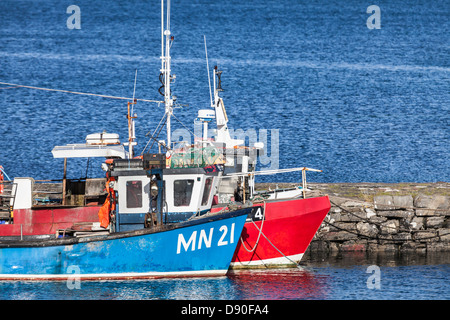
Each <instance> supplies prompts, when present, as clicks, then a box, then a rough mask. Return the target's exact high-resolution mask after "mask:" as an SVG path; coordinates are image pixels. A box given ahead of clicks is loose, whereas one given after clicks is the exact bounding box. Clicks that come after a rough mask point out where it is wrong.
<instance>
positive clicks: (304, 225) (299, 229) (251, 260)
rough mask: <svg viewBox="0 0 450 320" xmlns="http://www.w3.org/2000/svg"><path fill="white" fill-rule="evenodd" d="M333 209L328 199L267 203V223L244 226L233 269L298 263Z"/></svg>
mask: <svg viewBox="0 0 450 320" xmlns="http://www.w3.org/2000/svg"><path fill="white" fill-rule="evenodd" d="M255 206H263V205H262V204H257V205H255ZM330 207H331V206H330V200H329V199H328V196H324V197H316V198H308V199H294V200H288V199H285V200H273V201H267V202H266V207H265V213H264V218H265V220H264V221H256V222H251V221H250V222H246V223H245V225H244V230H243V231H242V235H241V239H242V240H241V242H240V243H239V244H238V246H237V248H236V251H235V253H234V256H233V259H232V263H231V266H232V267H233V268H245V267H255V266H261V267H264V266H265V267H267V266H270V265H277V266H279V265H293V264H294V263H298V262H299V261H300V259H301V258H302V256H303V254H304V253H305V251H306V249H307V248H308V246H309V244H310V242H311V240H312V239H313V237H314V235H315V234H316V232H317V230H318V229H319V227H320V225H321V224H322V221H323V220H324V219H325V216H326V215H327V214H328V212H329V210H330ZM255 225H256V226H255ZM261 227H262V229H261ZM260 230H261V235H260ZM258 237H259V241H258V243H257V240H258ZM242 242H243V244H242ZM255 244H257V246H256V248H255ZM249 251H251V252H249Z"/></svg>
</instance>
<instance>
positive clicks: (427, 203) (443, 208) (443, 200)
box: [414, 194, 450, 216]
mask: <svg viewBox="0 0 450 320" xmlns="http://www.w3.org/2000/svg"><path fill="white" fill-rule="evenodd" d="M414 206H415V207H416V208H426V209H432V210H420V209H416V215H418V216H432V215H436V214H439V215H443V216H450V200H449V197H448V196H442V195H433V196H429V195H424V194H419V195H418V196H417V197H416V199H415V201H414Z"/></svg>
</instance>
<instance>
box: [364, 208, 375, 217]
mask: <svg viewBox="0 0 450 320" xmlns="http://www.w3.org/2000/svg"><path fill="white" fill-rule="evenodd" d="M364 211H365V212H366V218H367V219H370V218H372V217H375V216H376V215H377V213H376V212H375V211H374V210H373V209H371V208H364Z"/></svg>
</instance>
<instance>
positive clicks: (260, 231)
mask: <svg viewBox="0 0 450 320" xmlns="http://www.w3.org/2000/svg"><path fill="white" fill-rule="evenodd" d="M265 216H266V202H265V201H264V213H263V217H262V222H261V229H258V227H256V224H255V222H254V221H253V220H252V222H253V224H254V225H255V227H256V228H257V229H258V230H259V234H258V238H257V239H256V242H255V245H254V246H253V249H251V250H249V249H247V247H246V246H245V244H244V240H242V236H241V238H240V239H241V243H242V246H243V247H244V249H245V250H246V251H247V252H253V251H255V249H256V247H257V246H258V243H259V238H260V237H261V234H262V229H263V226H264V220H266V219H265Z"/></svg>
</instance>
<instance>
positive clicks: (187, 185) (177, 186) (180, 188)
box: [173, 179, 194, 207]
mask: <svg viewBox="0 0 450 320" xmlns="http://www.w3.org/2000/svg"><path fill="white" fill-rule="evenodd" d="M193 188H194V180H191V179H189V180H175V181H174V182H173V197H174V199H173V203H174V205H175V207H187V206H189V205H190V203H191V198H192V189H193Z"/></svg>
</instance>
